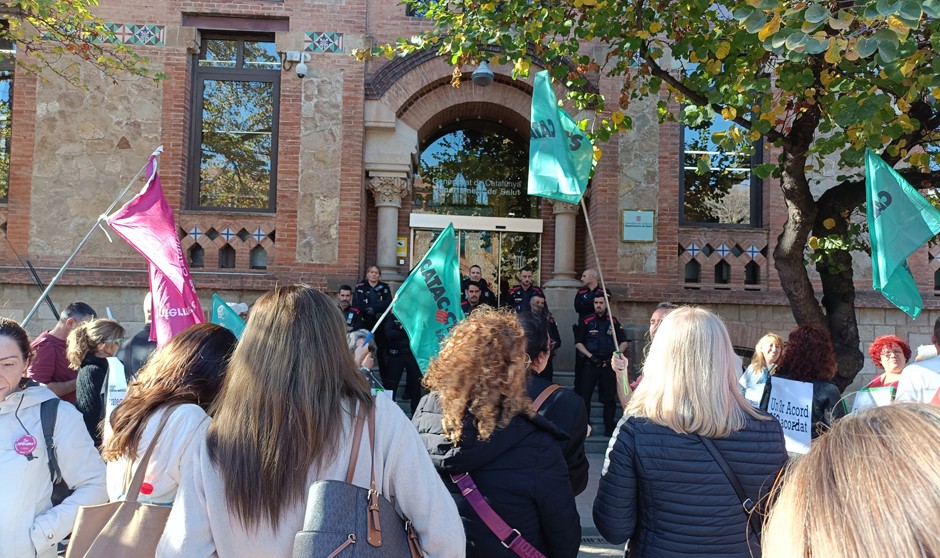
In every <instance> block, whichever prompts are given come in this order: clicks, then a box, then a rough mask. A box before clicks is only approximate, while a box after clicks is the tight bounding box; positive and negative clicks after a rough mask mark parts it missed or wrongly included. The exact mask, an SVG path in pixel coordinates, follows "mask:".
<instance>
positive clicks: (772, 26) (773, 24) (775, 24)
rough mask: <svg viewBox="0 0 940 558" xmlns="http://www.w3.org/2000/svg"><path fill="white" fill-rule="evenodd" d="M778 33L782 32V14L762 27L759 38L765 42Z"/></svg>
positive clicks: (758, 34) (758, 33)
mask: <svg viewBox="0 0 940 558" xmlns="http://www.w3.org/2000/svg"><path fill="white" fill-rule="evenodd" d="M777 31H780V14H777V15H775V16H774V18H773V19H772V20H770V21H768V22H767V23H765V24H764V26H763V27H761V29H760V31H758V32H757V38H758V39H760V40H762V41H763V40H765V39H767V37H769V36H771V35H773V34H774V33H776V32H777Z"/></svg>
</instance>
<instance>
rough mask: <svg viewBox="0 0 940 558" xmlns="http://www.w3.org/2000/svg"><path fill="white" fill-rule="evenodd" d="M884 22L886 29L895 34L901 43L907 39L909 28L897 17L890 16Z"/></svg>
mask: <svg viewBox="0 0 940 558" xmlns="http://www.w3.org/2000/svg"><path fill="white" fill-rule="evenodd" d="M885 21H887V23H888V27H890V28H891V30H892V31H894V32H895V33H897V35H898V39H900V40H902V41H903V40H904V39H906V38H907V34H908V33H909V32H910V31H911V28H910V27H908V26H907V24H906V23H904V22H903V21H901V20H900V18H898V17H897V16H893V15H890V16H888V19H887V20H885Z"/></svg>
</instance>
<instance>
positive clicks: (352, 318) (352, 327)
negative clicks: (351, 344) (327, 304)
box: [336, 285, 366, 333]
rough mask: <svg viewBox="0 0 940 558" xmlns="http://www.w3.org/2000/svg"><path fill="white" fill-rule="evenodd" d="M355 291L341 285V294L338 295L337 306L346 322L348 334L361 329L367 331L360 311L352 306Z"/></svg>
mask: <svg viewBox="0 0 940 558" xmlns="http://www.w3.org/2000/svg"><path fill="white" fill-rule="evenodd" d="M352 296H353V290H352V287H350V286H349V285H340V286H339V293H338V294H337V295H336V305H337V306H339V311H340V312H342V314H343V321H344V322H346V333H349V332H350V331H356V330H359V329H366V324H365V322H364V321H362V316H361V315H359V309H358V308H356V307H355V306H353V305H352Z"/></svg>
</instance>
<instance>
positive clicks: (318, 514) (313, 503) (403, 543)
mask: <svg viewBox="0 0 940 558" xmlns="http://www.w3.org/2000/svg"><path fill="white" fill-rule="evenodd" d="M364 414H365V413H364V411H363V409H362V405H360V406H359V411H358V413H357V414H356V428H355V431H354V433H353V441H352V452H351V453H350V455H349V467H348V469H347V471H346V482H341V481H334V480H324V481H317V482H315V483H313V484H312V485H311V486H310V492H309V494H308V496H307V510H306V513H305V514H304V527H303V530H302V531H300V532H299V533H297V535H296V536H295V537H294V553H293V556H294V558H323V557H324V556H326V557H327V558H337V557H338V558H356V557H361V558H372V557H379V556H390V557H402V558H404V557H411V558H422V557H423V556H424V553H423V552H422V551H421V547H420V546H419V545H418V534H417V532H416V531H415V529H414V526H413V525H412V524H411V521H410V520H408V519H402V517H401V516H399V515H398V512H397V511H396V510H395V507H394V506H393V505H392V503H391V502H389V501H388V500H387V499H386V498H385V497H384V496H382V495H381V494H379V491H378V488H377V487H376V484H375V405H373V406H372V409H371V410H370V411H369V448H370V451H371V453H372V454H371V456H370V458H371V460H372V463H371V464H370V467H371V471H372V473H371V482H370V484H369V488H368V489H365V488H362V487H360V486H356V485H354V484H353V483H352V481H353V477H354V475H355V472H356V461H357V460H358V458H359V444H360V442H361V441H362V426H363V423H364V422H365V417H364V416H363V415H364Z"/></svg>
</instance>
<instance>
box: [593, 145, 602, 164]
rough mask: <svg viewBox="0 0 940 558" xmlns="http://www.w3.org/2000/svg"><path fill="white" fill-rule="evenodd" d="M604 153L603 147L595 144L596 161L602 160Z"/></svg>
mask: <svg viewBox="0 0 940 558" xmlns="http://www.w3.org/2000/svg"><path fill="white" fill-rule="evenodd" d="M603 154H604V152H603V151H601V148H600V147H597V146H596V145H595V146H594V160H595V161H600V160H601V156H602V155H603Z"/></svg>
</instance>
